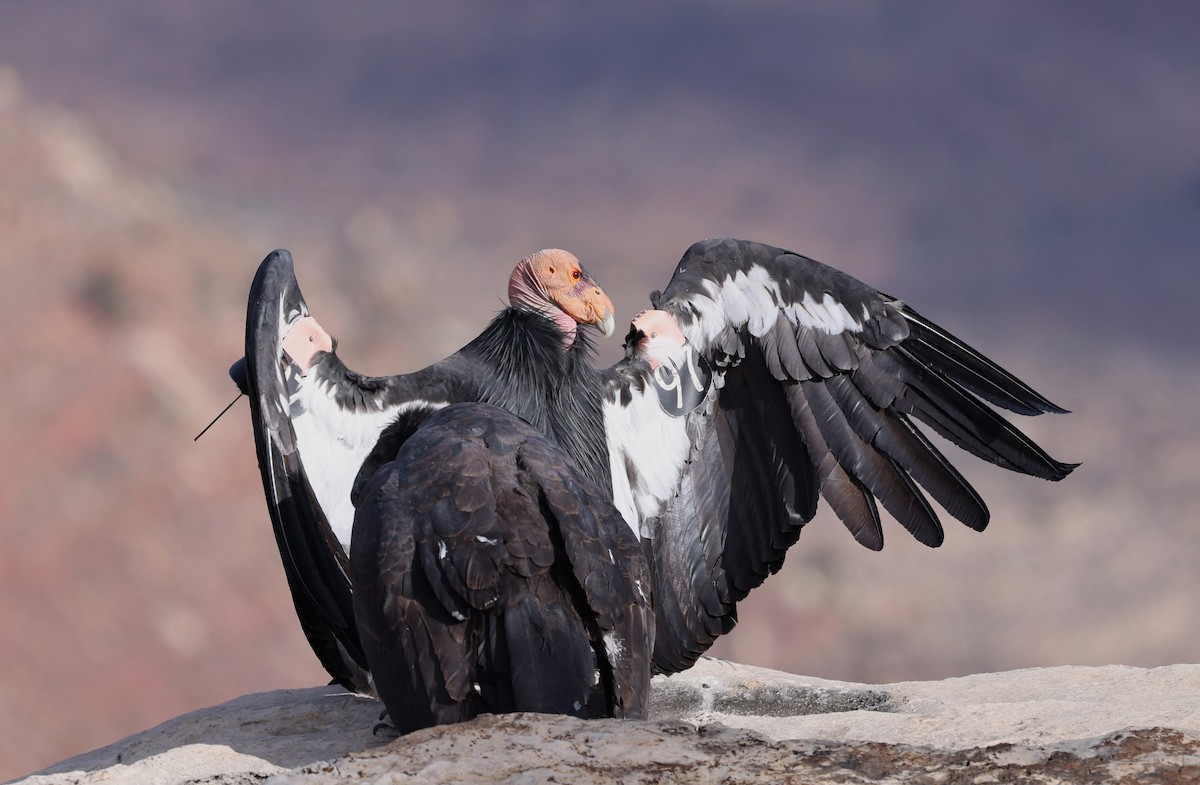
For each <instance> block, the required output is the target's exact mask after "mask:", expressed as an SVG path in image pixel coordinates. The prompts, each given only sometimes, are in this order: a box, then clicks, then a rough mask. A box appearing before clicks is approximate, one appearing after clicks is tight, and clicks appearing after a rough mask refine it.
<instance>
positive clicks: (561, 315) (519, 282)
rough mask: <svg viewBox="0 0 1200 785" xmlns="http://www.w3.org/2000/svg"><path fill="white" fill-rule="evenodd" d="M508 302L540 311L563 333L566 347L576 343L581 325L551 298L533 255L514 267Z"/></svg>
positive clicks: (509, 282)
mask: <svg viewBox="0 0 1200 785" xmlns="http://www.w3.org/2000/svg"><path fill="white" fill-rule="evenodd" d="M538 253H544V252H542V251H539V252H538ZM535 255H536V254H535ZM508 303H509V305H511V306H512V307H513V308H516V309H517V310H520V311H528V312H531V313H539V314H541V315H542V316H545V317H546V318H547V319H549V320H550V321H552V322H554V324H555V326H556V327H558V329H559V332H561V333H562V341H563V348H564V349H570V348H571V346H572V344H574V343H575V333H576V331H577V330H578V329H579V326H578V325H577V324H576V323H575V320H574V319H572V318H571V317H570V316H568V315H567V314H566V313H565V312H564V311H563V309H562V308H559V307H558V305H557V304H556V303H555V302H554V301H553V300H551V299H550V295H549V294H548V293H547V292H546V287H545V286H543V285H542V282H541V280H540V279H539V278H538V276H537V275H536V273H535V271H534V268H533V257H532V256H527V257H525V258H524V259H522V260H521V261H520V262H518V263H517V266H516V267H515V268H514V269H513V271H512V275H511V276H510V277H509V279H508Z"/></svg>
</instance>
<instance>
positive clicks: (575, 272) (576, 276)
mask: <svg viewBox="0 0 1200 785" xmlns="http://www.w3.org/2000/svg"><path fill="white" fill-rule="evenodd" d="M571 277H572V278H574V279H575V280H576V281H578V280H579V279H580V278H582V277H583V273H581V272H579V271H578V270H572V271H571Z"/></svg>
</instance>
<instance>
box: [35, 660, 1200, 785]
mask: <svg viewBox="0 0 1200 785" xmlns="http://www.w3.org/2000/svg"><path fill="white" fill-rule="evenodd" d="M654 690H655V691H654V696H653V700H652V715H653V718H652V719H651V720H650V721H647V722H633V721H620V720H599V721H582V720H575V719H573V718H564V717H547V716H543V715H532V714H519V715H504V716H488V717H481V718H479V719H477V720H475V721H472V722H469V723H464V724H462V725H454V726H443V727H439V728H430V729H427V730H424V731H419V732H417V733H413V734H410V735H409V736H406V737H403V738H400V739H396V740H391V739H388V738H379V737H376V736H374V735H373V734H372V730H371V729H372V727H373V726H374V725H375V723H376V722H377V720H378V717H379V713H380V706H381V705H380V704H379V703H377V702H375V701H372V700H369V699H365V698H361V697H358V696H354V695H349V694H347V693H345V692H343V691H341V690H340V689H338V688H335V687H316V688H312V689H306V690H280V691H275V692H267V693H260V694H256V695H248V696H245V697H242V698H238V699H237V700H233V701H230V702H229V703H225V704H223V705H221V706H215V707H212V708H209V709H203V710H200V711H196V712H192V713H190V714H186V715H183V716H181V717H178V718H176V719H174V720H171V721H169V722H166V723H163V724H162V725H160V726H158V727H156V728H153V729H151V730H148V731H146V732H144V733H141V734H138V735H135V736H131V737H129V738H126V739H122V740H121V741H118V742H116V743H115V744H112V745H109V746H108V747H104V748H102V749H99V750H96V751H94V752H90V753H87V754H85V755H81V756H79V757H76V758H72V759H70V760H67V761H64V762H62V763H60V764H58V765H56V766H52V767H50V768H48V769H46V770H44V771H42V772H39V773H37V774H34V775H31V776H30V777H28V778H26V779H24V780H19V781H18V782H20V783H22V785H43V784H48V783H56V784H57V783H72V785H74V784H78V785H92V784H93V783H101V782H104V783H122V784H126V783H127V784H128V785H174V784H175V783H188V782H196V781H205V782H212V783H216V784H219V785H233V784H234V783H244V782H251V781H258V780H262V779H264V778H269V781H270V782H271V783H277V784H278V785H283V783H306V784H308V783H323V782H342V781H345V782H350V781H355V782H358V781H376V780H378V781H381V782H390V781H397V782H399V781H401V780H403V781H404V782H410V781H412V782H447V783H449V782H455V783H467V782H486V783H490V784H492V785H497V784H499V783H518V782H545V781H548V780H550V779H552V778H557V779H558V780H561V781H567V782H571V783H572V784H573V785H587V783H592V782H596V783H601V782H612V781H616V780H618V779H619V780H622V781H626V782H642V781H659V780H662V781H672V780H674V779H677V778H683V779H686V780H687V781H690V782H721V781H737V782H747V783H750V782H764V783H766V782H781V781H787V780H788V779H789V777H791V776H792V775H793V774H795V775H796V776H799V773H800V772H803V776H804V778H805V781H807V782H826V781H829V782H834V781H838V782H843V781H844V782H859V781H863V782H866V781H871V782H879V781H883V782H888V781H902V780H903V779H904V777H903V776H902V775H903V774H904V772H908V773H909V774H912V773H915V772H922V773H923V775H929V774H931V772H938V771H942V772H950V771H952V770H953V771H961V770H967V769H969V770H970V771H978V772H979V773H980V774H986V772H988V771H994V772H997V773H1003V772H1005V771H1008V770H1009V768H1011V769H1012V770H1013V771H1017V770H1019V771H1020V772H1024V771H1026V770H1029V771H1032V772H1033V774H1032V775H1030V776H1035V777H1041V776H1043V775H1044V777H1045V781H1052V780H1054V779H1063V778H1064V777H1065V778H1068V779H1069V778H1070V777H1071V776H1072V772H1074V773H1075V774H1078V773H1079V772H1080V771H1086V772H1088V773H1089V776H1090V775H1097V776H1099V775H1104V776H1107V777H1110V778H1111V777H1118V776H1128V775H1136V776H1138V777H1142V776H1144V775H1147V773H1149V774H1150V775H1154V776H1158V775H1159V774H1161V771H1160V769H1162V768H1163V767H1168V768H1171V772H1175V774H1173V776H1179V773H1182V774H1183V775H1184V776H1190V775H1191V774H1192V773H1194V774H1195V775H1196V776H1197V778H1198V779H1200V757H1198V754H1200V666H1197V665H1174V666H1169V667H1162V668H1154V669H1142V668H1126V667H1120V666H1109V667H1103V668H1092V667H1062V668H1045V669H1030V670H1021V671H1011V672H1007V673H995V674H982V675H977V676H968V677H964V678H957V679H947V680H944V681H938V682H904V683H899V684H889V685H878V686H877V685H862V684H848V683H844V682H833V681H825V680H821V679H813V678H808V677H804V676H796V675H792V674H786V673H780V672H777V671H770V670H765V669H761V668H753V667H749V666H744V665H736V664H733V663H728V662H724V661H720V660H702V661H701V662H700V663H699V664H698V665H697V666H696V667H695V668H693V669H692V670H690V671H687V672H685V673H682V674H677V675H675V676H673V677H670V678H663V677H656V678H655V681H654ZM1137 729H1155V730H1152V731H1151V730H1141V731H1139V730H1137ZM1055 753H1058V755H1057V756H1055V757H1053V758H1052V757H1051V756H1052V755H1054V754H1055ZM1072 766H1074V767H1077V769H1078V771H1076V770H1075V769H1072V768H1071V767H1072ZM970 767H974V768H970ZM1006 767H1007V768H1006ZM1097 767H1099V768H1097ZM1172 767H1173V768H1172ZM1193 769H1194V772H1193ZM1039 772H1040V774H1039ZM893 777H895V778H896V779H892V778H893ZM985 779H986V776H985ZM1001 779H1002V781H1003V778H1001ZM1032 781H1042V780H1041V779H1037V778H1035V779H1033V780H1032ZM1179 781H1186V779H1181V780H1179Z"/></svg>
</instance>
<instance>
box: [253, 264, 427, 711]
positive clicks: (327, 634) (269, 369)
mask: <svg viewBox="0 0 1200 785" xmlns="http://www.w3.org/2000/svg"><path fill="white" fill-rule="evenodd" d="M308 315H309V314H308V306H307V305H306V304H305V302H304V297H303V296H302V295H301V293H300V287H299V285H298V284H297V282H296V276H295V272H294V270H293V265H292V257H291V254H289V253H288V252H287V251H285V250H277V251H274V252H272V253H271V254H270V255H268V256H267V258H266V259H264V260H263V262H262V264H261V265H260V266H259V269H258V272H257V274H256V275H255V277H254V282H253V284H252V285H251V287H250V298H249V304H248V307H247V314H246V356H245V365H244V366H241V364H240V363H238V364H235V365H234V368H233V369H231V371H230V373H231V375H233V376H234V381H235V382H237V383H238V385H239V387H241V388H242V391H243V392H245V393H246V394H247V395H248V396H249V398H250V414H251V421H252V424H253V428H254V442H255V447H256V449H257V452H258V464H259V470H260V471H261V472H262V478H263V490H264V492H265V494H266V500H267V510H268V512H269V513H270V517H271V524H272V526H273V528H274V531H275V540H276V543H277V544H278V546H279V554H280V557H281V558H282V560H283V567H284V572H285V573H286V575H287V581H288V586H289V588H290V589H291V592H292V600H293V602H294V603H295V606H296V614H297V616H298V617H299V619H300V625H301V627H302V628H303V630H304V634H305V636H306V637H307V638H308V641H309V643H310V644H311V645H312V647H313V651H314V652H315V653H316V654H317V657H318V658H319V659H320V661H321V664H322V665H323V666H324V667H325V669H326V670H327V671H329V673H330V675H331V676H333V678H334V680H335V681H337V682H338V683H340V684H342V685H343V686H345V687H346V688H347V689H351V690H357V691H367V690H368V689H369V687H368V683H367V678H366V674H365V668H366V664H365V659H364V658H363V654H362V647H361V645H360V643H359V640H358V633H357V632H356V630H355V625H354V615H353V605H352V597H351V590H350V580H349V578H348V569H349V567H348V556H347V554H348V552H349V546H350V529H351V526H352V524H353V517H354V508H353V505H352V503H351V490H352V488H353V486H354V482H355V479H356V478H357V477H358V475H359V473H360V470H361V468H362V465H363V463H364V462H365V461H367V460H368V458H369V457H370V456H371V451H372V449H373V448H375V447H376V445H377V443H378V442H379V439H380V435H381V434H382V433H383V431H384V429H385V428H386V427H388V426H389V424H391V425H392V427H393V429H394V428H397V427H398V426H396V425H395V424H394V423H396V421H397V420H399V421H400V427H403V425H404V420H405V417H406V416H407V417H409V418H411V419H412V420H413V421H414V422H415V421H419V420H420V419H423V418H424V417H425V416H428V414H429V412H430V411H433V410H434V409H436V408H439V407H440V406H443V405H445V400H444V396H442V397H441V398H439V397H437V396H436V393H437V392H439V390H440V389H441V388H439V387H438V385H436V384H430V383H429V379H430V378H432V377H434V376H437V375H438V370H437V369H436V366H435V367H434V368H431V369H426V370H425V371H422V372H420V373H419V374H412V375H410V376H397V377H387V378H370V377H363V376H359V375H358V374H355V373H353V372H352V371H349V370H348V369H347V368H346V367H345V365H343V364H342V362H341V360H340V359H338V357H337V355H336V353H334V352H332V351H329V352H322V353H319V354H317V355H316V357H315V358H314V360H313V364H312V365H311V367H309V368H308V370H307V371H303V370H301V368H300V367H299V366H298V365H297V364H296V363H294V362H292V359H291V358H290V357H289V356H288V354H287V353H286V352H285V351H284V348H283V344H284V339H285V338H286V336H287V335H288V333H289V331H290V330H291V329H292V327H293V326H294V325H295V324H296V323H297V322H298V321H299V320H300V319H302V318H305V317H307V316H308ZM243 374H244V375H243ZM414 377H421V378H414ZM422 382H424V383H425V384H424V389H425V390H426V391H429V393H434V395H433V397H430V394H429V393H427V394H426V395H425V396H418V395H416V394H414V393H413V390H415V389H421V384H422ZM412 427H415V426H412ZM392 454H393V455H394V450H393V452H392Z"/></svg>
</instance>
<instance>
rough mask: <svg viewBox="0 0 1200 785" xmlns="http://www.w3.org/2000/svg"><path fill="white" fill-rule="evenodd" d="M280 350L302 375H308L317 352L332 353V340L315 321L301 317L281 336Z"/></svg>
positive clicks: (308, 317)
mask: <svg viewBox="0 0 1200 785" xmlns="http://www.w3.org/2000/svg"><path fill="white" fill-rule="evenodd" d="M282 348H283V350H284V351H285V352H287V356H288V357H290V358H291V359H292V362H294V363H295V364H296V365H298V366H299V367H300V371H301V372H302V373H308V369H309V368H311V367H312V361H313V357H315V356H316V354H317V352H332V351H333V338H331V337H330V336H329V333H327V332H325V328H323V327H321V325H319V324H317V320H316V319H314V318H312V317H311V316H302V317H300V318H299V319H297V320H296V321H295V322H293V323H292V326H291V327H290V328H289V329H288V334H287V335H285V336H283V342H282Z"/></svg>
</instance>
